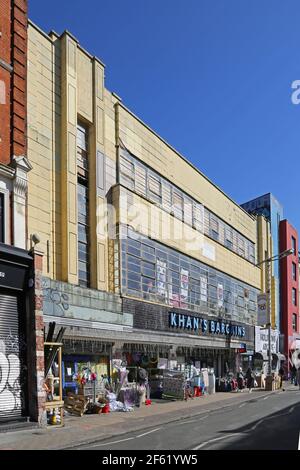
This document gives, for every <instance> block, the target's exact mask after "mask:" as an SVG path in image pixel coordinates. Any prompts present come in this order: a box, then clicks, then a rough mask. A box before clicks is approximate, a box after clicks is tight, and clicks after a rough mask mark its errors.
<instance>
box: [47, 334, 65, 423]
mask: <svg viewBox="0 0 300 470" xmlns="http://www.w3.org/2000/svg"><path fill="white" fill-rule="evenodd" d="M44 346H47V347H49V348H50V350H51V349H52V351H53V360H54V358H55V357H57V358H58V376H57V377H53V389H54V383H55V382H58V384H59V387H58V393H57V394H56V395H55V394H54V390H53V397H52V400H51V401H46V402H45V411H46V412H47V414H48V413H51V412H52V414H53V416H56V414H55V413H56V410H59V416H60V422H59V423H58V424H56V423H54V422H53V423H52V424H48V426H53V425H55V426H57V427H62V426H64V400H63V391H62V343H55V342H45V343H44ZM47 378H49V372H48V375H47V377H46V380H47Z"/></svg>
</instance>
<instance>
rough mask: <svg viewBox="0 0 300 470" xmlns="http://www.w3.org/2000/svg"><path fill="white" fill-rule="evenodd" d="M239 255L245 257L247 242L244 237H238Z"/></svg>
mask: <svg viewBox="0 0 300 470" xmlns="http://www.w3.org/2000/svg"><path fill="white" fill-rule="evenodd" d="M238 254H239V255H241V256H245V240H244V239H243V238H242V237H240V236H239V237H238Z"/></svg>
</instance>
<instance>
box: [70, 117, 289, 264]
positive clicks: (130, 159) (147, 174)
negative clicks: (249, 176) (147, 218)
mask: <svg viewBox="0 0 300 470" xmlns="http://www.w3.org/2000/svg"><path fill="white" fill-rule="evenodd" d="M82 129H83V130H82ZM78 142H79V146H80V155H81V158H84V155H86V154H87V142H86V140H85V134H84V128H83V126H81V127H80V129H79V131H78ZM82 166H83V167H84V168H85V167H87V160H86V163H85V165H84V164H83V165H82ZM119 181H120V183H121V184H122V185H123V186H125V187H126V188H128V189H129V190H131V191H134V192H136V193H137V194H140V195H142V196H144V197H145V198H147V199H148V200H150V201H152V202H154V203H156V204H158V205H159V206H160V207H161V208H163V209H164V210H165V211H167V212H168V213H169V214H173V215H174V216H175V217H176V218H178V219H180V220H182V221H184V223H186V224H187V225H190V226H191V227H193V228H195V229H196V230H197V231H199V232H200V233H204V234H205V235H207V236H208V237H211V238H212V239H214V240H216V241H218V242H219V243H220V244H222V245H223V246H226V247H227V248H228V249H230V250H231V251H233V252H235V253H237V254H238V255H240V256H242V257H243V258H244V259H247V260H248V261H250V262H251V263H253V264H255V244H254V243H253V242H251V241H250V240H248V239H247V238H246V237H244V236H243V235H241V234H240V233H238V232H237V230H235V229H234V228H232V227H230V226H229V225H228V224H227V223H226V222H223V221H222V220H221V219H220V218H219V217H218V216H216V215H215V214H213V213H212V212H210V211H209V210H208V209H207V208H205V207H204V206H203V205H202V204H201V203H199V202H197V201H196V200H194V199H193V198H192V197H191V196H188V195H187V194H186V193H184V192H183V191H181V190H180V189H177V188H176V187H175V186H173V185H172V184H171V183H169V182H168V181H167V180H165V179H164V178H163V177H162V176H161V175H159V174H158V173H156V172H155V171H154V170H152V169H150V168H148V167H147V166H146V165H144V164H143V163H141V162H140V161H139V160H138V159H136V158H135V157H134V156H133V155H131V154H130V153H129V152H127V151H126V150H124V149H122V150H121V154H120V163H119ZM295 242H296V241H295Z"/></svg>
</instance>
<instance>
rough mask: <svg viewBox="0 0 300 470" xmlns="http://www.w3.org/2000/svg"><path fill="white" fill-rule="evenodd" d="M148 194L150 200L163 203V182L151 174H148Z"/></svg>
mask: <svg viewBox="0 0 300 470" xmlns="http://www.w3.org/2000/svg"><path fill="white" fill-rule="evenodd" d="M148 192H149V193H148V194H149V199H151V200H152V201H154V202H159V203H160V202H161V181H160V179H159V178H158V177H157V176H155V175H153V174H152V173H150V172H148Z"/></svg>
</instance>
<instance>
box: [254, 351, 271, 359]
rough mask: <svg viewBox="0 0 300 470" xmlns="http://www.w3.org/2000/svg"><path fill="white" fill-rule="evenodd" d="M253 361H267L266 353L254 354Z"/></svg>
mask: <svg viewBox="0 0 300 470" xmlns="http://www.w3.org/2000/svg"><path fill="white" fill-rule="evenodd" d="M254 359H261V360H263V361H267V360H268V355H267V353H266V352H256V353H255V354H254Z"/></svg>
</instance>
